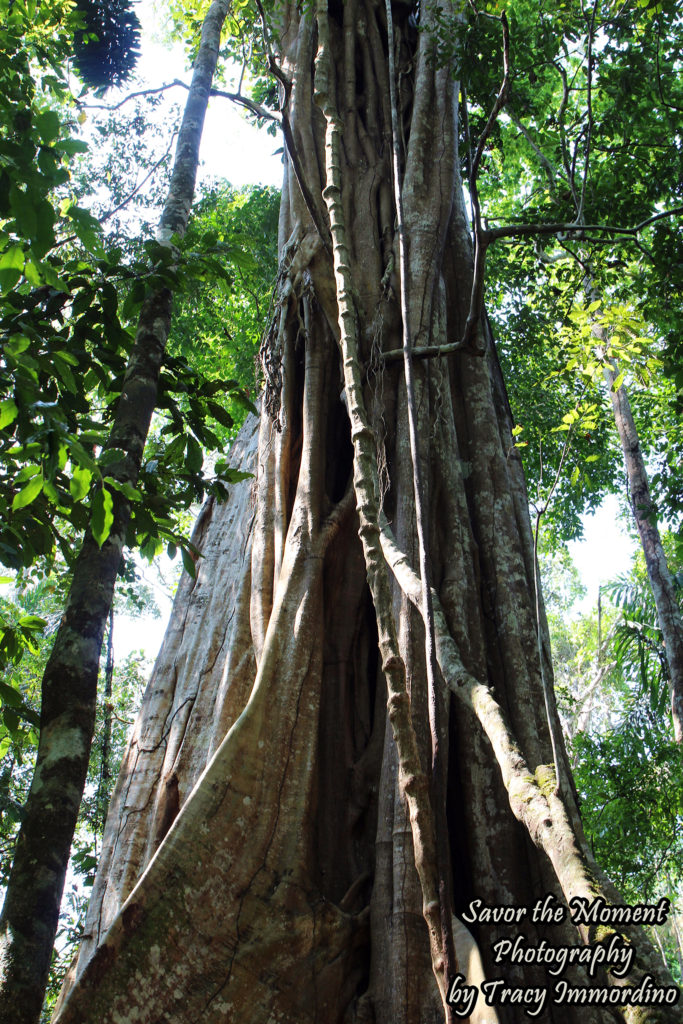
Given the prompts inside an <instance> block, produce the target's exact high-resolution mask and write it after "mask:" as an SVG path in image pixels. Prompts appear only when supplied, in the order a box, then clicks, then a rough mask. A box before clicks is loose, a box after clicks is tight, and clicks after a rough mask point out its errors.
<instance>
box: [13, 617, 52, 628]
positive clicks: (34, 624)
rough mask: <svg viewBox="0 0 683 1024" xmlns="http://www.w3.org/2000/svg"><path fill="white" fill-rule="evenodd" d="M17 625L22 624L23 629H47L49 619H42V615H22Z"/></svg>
mask: <svg viewBox="0 0 683 1024" xmlns="http://www.w3.org/2000/svg"><path fill="white" fill-rule="evenodd" d="M17 625H19V626H21V628H22V629H30V630H38V629H45V627H46V626H47V619H42V618H41V617H40V615H22V617H21V618H20V619H19V622H18V623H17Z"/></svg>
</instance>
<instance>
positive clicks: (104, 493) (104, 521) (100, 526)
mask: <svg viewBox="0 0 683 1024" xmlns="http://www.w3.org/2000/svg"><path fill="white" fill-rule="evenodd" d="M113 522H114V499H113V498H112V496H111V491H109V490H107V488H106V487H101V488H100V489H99V490H98V491H97V492H96V493H95V496H94V498H93V500H92V516H91V519H90V527H91V529H92V535H93V537H94V538H95V541H96V542H97V544H98V545H99V547H102V545H103V544H104V542H105V540H106V539H107V537H108V536H109V534H110V532H111V527H112V523H113Z"/></svg>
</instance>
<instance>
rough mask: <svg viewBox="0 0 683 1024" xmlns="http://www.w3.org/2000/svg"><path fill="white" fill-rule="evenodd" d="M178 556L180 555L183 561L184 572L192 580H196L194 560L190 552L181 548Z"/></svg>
mask: <svg viewBox="0 0 683 1024" xmlns="http://www.w3.org/2000/svg"><path fill="white" fill-rule="evenodd" d="M180 554H181V557H182V559H183V566H184V567H185V572H187V573H189V574H190V576H191V577H192V579H193V580H194V579H196V578H197V566H196V565H195V563H194V558H193V557H192V555H191V554H190V552H189V551H188V550H187V548H184V547H181V549H180Z"/></svg>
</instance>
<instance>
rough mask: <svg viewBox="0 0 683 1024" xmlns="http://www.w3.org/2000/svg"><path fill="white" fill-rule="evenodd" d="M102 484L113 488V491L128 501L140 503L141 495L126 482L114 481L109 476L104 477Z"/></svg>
mask: <svg viewBox="0 0 683 1024" xmlns="http://www.w3.org/2000/svg"><path fill="white" fill-rule="evenodd" d="M104 483H105V484H107V486H108V487H113V488H114V490H116V491H120V492H121V494H123V496H124V497H125V498H127V499H128V501H142V495H141V494H140V492H139V491H138V490H137V488H136V487H133V485H132V484H129V483H128V482H127V481H121V480H114V478H113V477H111V476H105V478H104Z"/></svg>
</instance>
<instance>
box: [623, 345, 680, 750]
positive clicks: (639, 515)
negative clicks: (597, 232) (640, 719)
mask: <svg viewBox="0 0 683 1024" xmlns="http://www.w3.org/2000/svg"><path fill="white" fill-rule="evenodd" d="M613 364H614V360H613V359H608V360H607V362H606V364H605V379H606V380H607V385H608V387H609V394H610V400H611V402H612V410H613V412H614V422H615V423H616V426H617V430H618V432H619V440H620V441H621V449H622V451H623V453H624V468H625V470H626V479H627V480H628V494H629V503H630V505H631V509H632V511H633V517H634V519H635V521H636V526H637V527H638V533H639V534H640V543H641V545H642V548H643V554H644V555H645V566H646V568H647V575H648V579H649V581H650V586H651V587H652V595H653V597H654V599H655V608H656V609H657V621H658V623H659V628H660V629H661V631H662V637H663V639H664V647H665V649H666V660H667V664H668V666H669V679H668V680H667V682H668V686H669V693H670V694H671V715H672V718H673V726H674V736H675V738H676V742H677V743H679V744H683V616H682V615H681V609H680V606H679V604H678V601H677V599H676V591H675V589H674V584H673V580H672V578H671V573H670V572H669V566H668V564H667V561H666V555H665V553H664V547H663V545H662V539H661V537H660V535H659V528H658V526H657V510H656V508H655V505H654V502H653V501H652V497H651V495H650V485H649V482H648V478H647V471H646V469H645V461H644V459H643V453H642V450H641V447H640V441H639V439H638V431H637V429H636V425H635V421H634V419H633V413H632V412H631V403H630V402H629V400H628V394H627V391H626V388H625V387H624V385H623V384H621V385H620V386H619V387H617V388H615V386H614V385H615V382H616V380H617V376H618V369H617V367H616V366H615V365H613Z"/></svg>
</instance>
